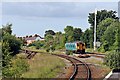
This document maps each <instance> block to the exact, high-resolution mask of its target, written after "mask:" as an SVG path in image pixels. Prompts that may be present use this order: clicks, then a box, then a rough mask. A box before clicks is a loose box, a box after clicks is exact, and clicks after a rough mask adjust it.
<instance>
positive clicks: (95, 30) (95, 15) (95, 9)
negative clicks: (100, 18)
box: [94, 9, 97, 51]
mask: <svg viewBox="0 0 120 80" xmlns="http://www.w3.org/2000/svg"><path fill="white" fill-rule="evenodd" d="M96 15H97V9H95V23H94V51H95V50H96Z"/></svg>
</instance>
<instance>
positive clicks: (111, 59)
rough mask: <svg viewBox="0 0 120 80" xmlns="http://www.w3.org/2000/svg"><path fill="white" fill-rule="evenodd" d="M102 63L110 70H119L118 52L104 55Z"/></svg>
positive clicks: (119, 56) (119, 54) (119, 53)
mask: <svg viewBox="0 0 120 80" xmlns="http://www.w3.org/2000/svg"><path fill="white" fill-rule="evenodd" d="M104 63H105V64H106V65H107V66H109V67H110V68H111V69H120V52H115V51H112V52H109V53H107V54H106V55H105V59H104Z"/></svg>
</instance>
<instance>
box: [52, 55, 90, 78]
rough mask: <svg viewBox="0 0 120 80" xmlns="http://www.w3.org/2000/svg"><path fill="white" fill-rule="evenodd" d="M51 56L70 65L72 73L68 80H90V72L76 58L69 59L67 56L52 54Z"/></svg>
mask: <svg viewBox="0 0 120 80" xmlns="http://www.w3.org/2000/svg"><path fill="white" fill-rule="evenodd" d="M53 55H55V56H59V57H62V58H65V59H67V60H69V61H70V62H71V63H72V66H73V71H72V72H71V74H70V75H69V76H68V78H69V80H76V79H80V80H91V71H90V68H89V66H88V65H87V64H86V63H84V62H82V61H80V60H78V59H76V58H73V57H69V56H67V55H59V54H53Z"/></svg>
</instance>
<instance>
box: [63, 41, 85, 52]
mask: <svg viewBox="0 0 120 80" xmlns="http://www.w3.org/2000/svg"><path fill="white" fill-rule="evenodd" d="M65 48H66V54H69V52H73V53H75V54H84V53H85V48H86V47H85V43H84V42H82V41H77V42H70V43H65Z"/></svg>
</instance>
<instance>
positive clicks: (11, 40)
mask: <svg viewBox="0 0 120 80" xmlns="http://www.w3.org/2000/svg"><path fill="white" fill-rule="evenodd" d="M3 42H8V44H9V47H10V49H9V52H12V54H11V55H16V54H17V53H19V50H20V49H21V44H22V42H21V40H20V39H17V38H16V37H15V36H13V35H10V34H8V33H7V34H4V36H3Z"/></svg>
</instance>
